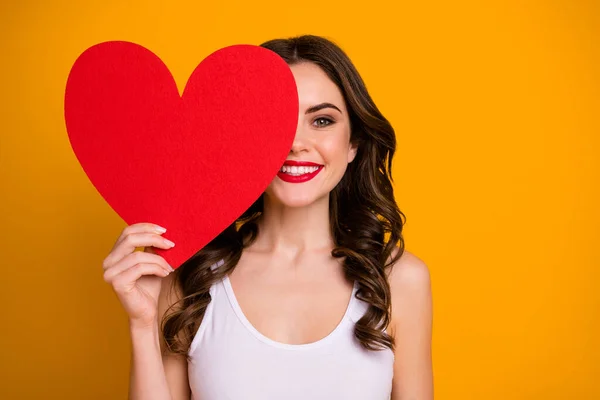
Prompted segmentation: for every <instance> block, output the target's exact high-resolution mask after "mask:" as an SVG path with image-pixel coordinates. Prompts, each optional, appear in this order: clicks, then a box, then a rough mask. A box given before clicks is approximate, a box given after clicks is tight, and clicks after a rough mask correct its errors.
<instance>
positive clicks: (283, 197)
mask: <svg viewBox="0 0 600 400" xmlns="http://www.w3.org/2000/svg"><path fill="white" fill-rule="evenodd" d="M293 192H296V191H287V190H284V191H279V190H274V191H272V192H270V193H269V192H268V193H266V194H267V196H268V197H269V198H270V200H271V201H272V202H273V203H275V204H278V205H281V206H284V207H289V208H300V207H307V206H310V205H312V204H314V203H316V202H317V201H319V200H320V199H321V197H322V196H317V195H316V194H315V193H298V192H296V193H293Z"/></svg>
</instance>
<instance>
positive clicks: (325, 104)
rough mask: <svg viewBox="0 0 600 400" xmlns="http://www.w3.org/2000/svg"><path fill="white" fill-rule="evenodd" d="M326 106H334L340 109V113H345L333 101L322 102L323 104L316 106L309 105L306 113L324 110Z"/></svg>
mask: <svg viewBox="0 0 600 400" xmlns="http://www.w3.org/2000/svg"><path fill="white" fill-rule="evenodd" d="M324 108H334V109H336V110H338V111H339V112H340V114H343V113H342V110H340V109H339V108H337V107H336V106H334V105H333V104H331V103H321V104H317V105H316V106H312V107H309V108H308V109H307V110H306V113H305V114H310V113H314V112H317V111H319V110H322V109H324Z"/></svg>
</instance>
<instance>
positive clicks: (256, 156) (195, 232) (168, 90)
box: [65, 42, 298, 268]
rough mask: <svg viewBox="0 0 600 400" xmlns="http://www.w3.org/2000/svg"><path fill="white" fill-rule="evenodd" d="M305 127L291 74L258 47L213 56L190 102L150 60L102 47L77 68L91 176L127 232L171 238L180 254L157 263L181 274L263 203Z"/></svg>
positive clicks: (147, 55) (125, 49) (70, 106)
mask: <svg viewBox="0 0 600 400" xmlns="http://www.w3.org/2000/svg"><path fill="white" fill-rule="evenodd" d="M297 119H298V94H297V90H296V85H295V81H294V78H293V75H292V73H291V71H290V69H289V67H288V66H287V64H286V63H285V62H284V61H283V60H282V59H281V58H280V57H279V56H278V55H276V54H275V53H273V52H271V51H270V50H267V49H264V48H261V47H258V46H253V45H235V46H230V47H226V48H223V49H220V50H218V51H216V52H214V53H212V54H211V55H209V56H208V57H207V58H206V59H204V60H203V61H202V62H201V63H200V64H199V65H198V67H197V68H196V69H195V70H194V72H193V73H192V75H191V77H190V79H189V80H188V82H187V85H186V87H185V89H184V91H183V94H182V95H181V96H180V95H179V92H178V90H177V87H176V84H175V81H174V79H173V77H172V75H171V73H170V72H169V70H168V68H167V67H166V66H165V65H164V63H163V62H162V61H161V60H160V59H159V58H158V57H157V56H156V55H154V54H153V53H152V52H150V51H149V50H147V49H145V48H144V47H142V46H140V45H137V44H133V43H129V42H105V43H101V44H98V45H95V46H92V47H90V48H89V49H87V50H86V51H85V52H83V53H82V54H81V56H80V57H79V58H78V59H77V60H76V62H75V64H74V65H73V67H72V69H71V72H70V74H69V77H68V81H67V86H66V93H65V120H66V126H67V131H68V135H69V139H70V143H71V145H72V147H73V150H74V152H75V154H76V156H77V158H78V160H79V162H80V163H81V165H82V167H83V169H84V171H85V173H86V174H87V176H88V177H89V179H90V181H91V182H92V183H93V184H94V186H95V187H96V188H97V190H98V191H99V192H100V194H101V195H102V196H103V197H104V199H105V200H106V201H107V202H108V203H109V204H110V206H111V207H112V208H113V209H114V210H115V211H116V212H117V213H118V214H119V215H120V216H121V217H122V218H123V220H124V221H125V222H126V223H127V224H128V225H131V224H135V223H140V222H151V223H154V224H157V225H160V226H164V227H165V228H167V229H168V232H167V234H166V235H165V237H168V239H170V240H172V241H173V242H175V243H176V246H175V247H173V248H171V249H169V250H160V249H158V250H157V253H158V254H161V255H163V257H164V258H165V259H166V260H167V261H168V263H169V264H170V265H171V266H173V267H174V268H177V267H179V266H180V265H181V264H182V263H183V262H185V261H186V260H187V259H189V258H190V257H191V256H193V255H194V254H195V253H196V252H197V251H198V250H200V249H201V248H202V247H204V246H205V245H206V244H207V243H208V242H210V241H211V240H212V239H213V238H214V237H216V236H217V235H218V234H219V233H220V232H222V231H223V230H224V229H225V228H226V227H227V226H229V225H230V224H231V223H232V222H233V221H234V220H235V219H236V218H237V217H238V216H239V215H241V214H242V213H243V212H244V211H245V210H246V209H247V208H248V207H249V206H250V205H251V204H252V203H253V202H254V201H255V200H256V199H257V198H258V197H259V196H260V195H261V194H262V192H263V191H264V190H265V188H266V187H267V186H268V185H269V183H270V182H271V180H272V179H273V178H274V177H275V175H276V174H277V171H278V170H279V168H280V167H281V165H282V164H283V162H284V160H285V159H286V157H287V154H288V152H289V149H290V148H291V145H292V141H293V139H294V135H295V131H296V125H297Z"/></svg>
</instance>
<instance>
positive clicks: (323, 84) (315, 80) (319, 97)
mask: <svg viewBox="0 0 600 400" xmlns="http://www.w3.org/2000/svg"><path fill="white" fill-rule="evenodd" d="M290 69H291V70H292V74H293V75H294V78H295V80H296V86H297V87H298V97H299V100H300V108H301V109H304V108H308V107H311V106H314V105H315V104H320V103H325V102H327V103H332V104H334V105H336V106H338V107H340V109H341V108H342V107H344V97H343V96H342V92H341V91H340V90H339V89H338V87H337V86H336V85H335V83H333V81H332V80H331V79H329V77H328V76H327V74H326V73H325V72H324V71H323V70H322V69H321V68H320V67H319V66H317V65H315V64H313V63H308V62H304V63H300V64H294V65H292V66H291V67H290Z"/></svg>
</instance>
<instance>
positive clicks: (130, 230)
mask: <svg viewBox="0 0 600 400" xmlns="http://www.w3.org/2000/svg"><path fill="white" fill-rule="evenodd" d="M166 231H167V228H163V227H162V226H160V225H157V224H152V223H148V222H140V223H137V224H132V225H129V226H127V227H126V228H125V229H123V232H121V235H120V236H119V238H118V239H117V242H116V243H115V245H116V244H118V243H120V242H121V241H122V240H123V239H124V238H125V237H126V236H128V235H131V234H134V233H156V234H158V235H162V234H163V233H165V232H166Z"/></svg>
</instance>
